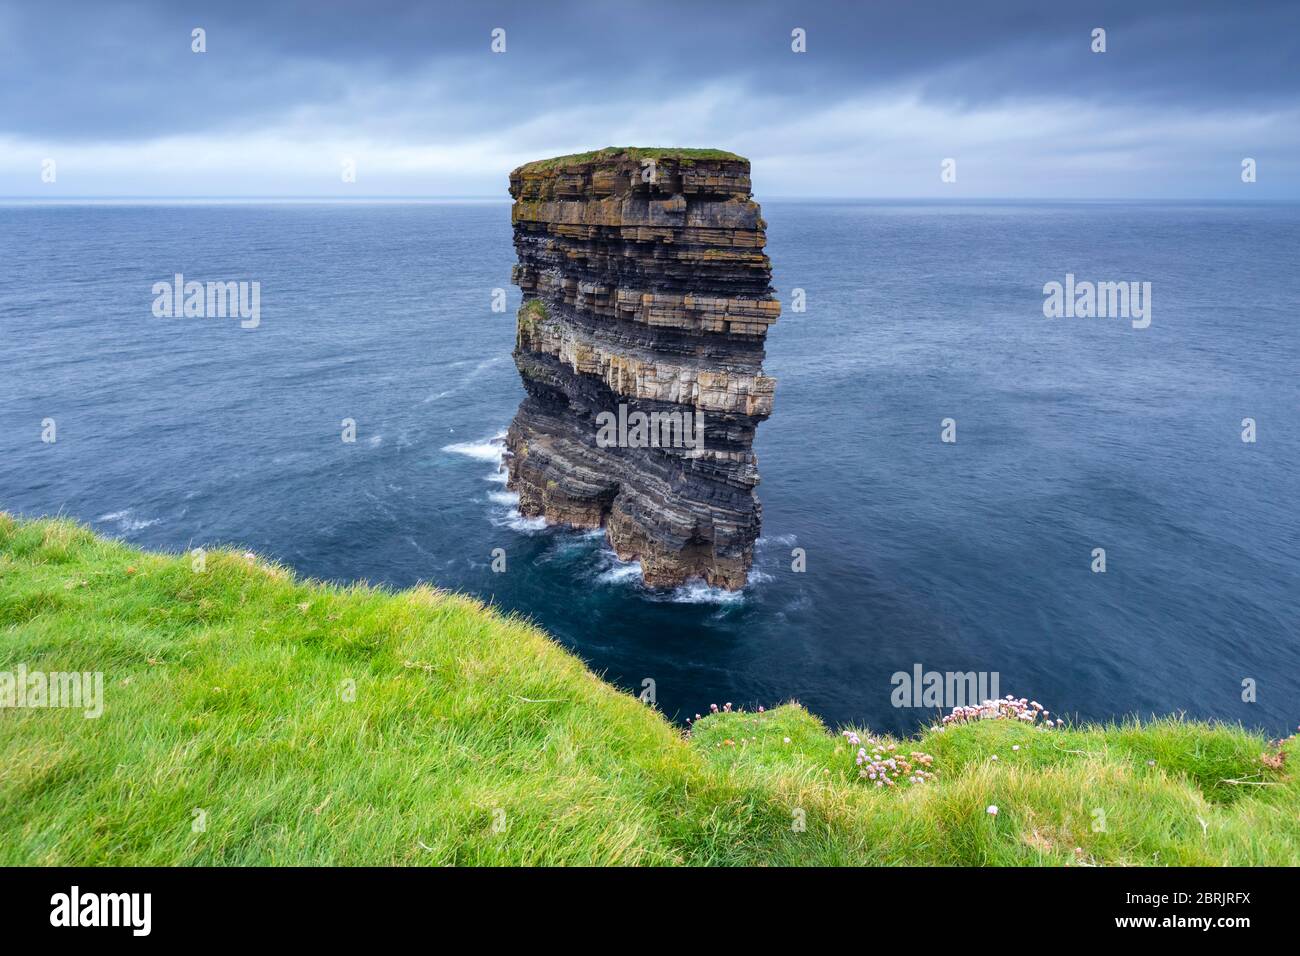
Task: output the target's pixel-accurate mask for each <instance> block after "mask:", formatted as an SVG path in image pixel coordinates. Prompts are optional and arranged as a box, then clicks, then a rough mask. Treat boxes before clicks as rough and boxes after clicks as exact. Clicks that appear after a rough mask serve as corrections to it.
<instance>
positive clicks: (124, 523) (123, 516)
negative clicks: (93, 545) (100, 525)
mask: <svg viewBox="0 0 1300 956" xmlns="http://www.w3.org/2000/svg"><path fill="white" fill-rule="evenodd" d="M96 520H98V521H115V522H117V530H118V531H120V532H122V533H130V532H132V531H140V530H143V529H144V528H149V527H152V526H153V525H156V524H159V523H160V522H161V521H162V518H132V517H131V509H130V508H127V509H126V510H125V511H110V512H109V513H108V514H103V515H100V516H99V518H98V519H96Z"/></svg>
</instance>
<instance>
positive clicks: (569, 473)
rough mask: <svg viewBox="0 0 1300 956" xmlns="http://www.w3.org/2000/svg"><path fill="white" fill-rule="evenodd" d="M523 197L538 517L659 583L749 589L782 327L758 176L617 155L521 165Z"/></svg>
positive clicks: (517, 276) (515, 430)
mask: <svg viewBox="0 0 1300 956" xmlns="http://www.w3.org/2000/svg"><path fill="white" fill-rule="evenodd" d="M510 195H511V196H513V197H514V200H515V203H514V207H513V211H512V221H513V223H514V242H515V250H516V252H517V254H518V257H519V261H518V264H517V265H516V266H515V268H514V273H513V276H512V279H513V281H514V282H515V283H516V284H517V285H518V286H519V288H520V289H521V290H522V292H523V303H522V305H521V306H520V309H519V317H518V336H517V340H516V346H515V352H514V357H515V364H516V365H517V366H518V368H519V373H520V375H521V376H522V377H523V383H524V388H525V389H526V390H527V392H528V395H527V397H526V398H525V399H524V401H523V403H522V404H521V405H520V406H519V411H518V413H517V414H516V415H515V419H514V422H513V423H512V424H511V426H510V430H509V433H508V435H507V438H506V447H507V455H506V462H507V467H508V469H509V487H510V488H511V490H513V491H515V492H517V493H518V495H519V510H520V512H521V513H522V514H524V515H527V516H530V517H536V516H542V517H544V518H546V519H547V520H549V521H552V522H556V523H562V524H567V525H572V526H575V527H580V528H597V527H603V528H605V529H606V532H607V535H608V538H609V543H610V546H611V547H612V548H613V549H614V550H615V551H616V552H617V553H618V555H619V557H620V558H622V559H623V560H633V559H636V560H639V561H640V562H641V566H642V569H643V575H644V578H645V582H646V583H647V584H649V585H652V586H673V585H677V584H681V583H683V582H685V581H687V580H688V579H690V578H702V579H703V580H704V581H706V582H708V583H709V584H711V585H714V586H719V587H724V588H733V589H734V588H740V587H743V586H744V584H745V580H746V577H747V576H748V573H749V568H750V565H751V563H752V561H753V552H754V541H755V540H756V539H757V538H758V533H759V524H760V520H761V516H762V508H761V506H760V504H759V502H758V498H757V497H756V496H755V494H754V488H755V486H756V485H757V484H758V468H757V463H756V461H755V459H754V454H753V451H752V450H751V446H752V445H753V441H754V432H755V429H756V428H757V426H758V423H759V422H760V421H762V420H763V419H764V418H767V417H768V415H770V414H771V412H772V397H773V393H774V391H775V387H776V382H775V380H773V379H771V378H768V377H767V376H765V375H764V374H763V369H762V363H763V342H764V338H765V336H766V334H767V328H768V326H769V325H771V324H772V323H773V322H775V321H776V318H777V316H778V314H779V313H780V305H779V304H778V302H777V301H776V299H775V297H774V295H773V290H772V287H771V278H772V272H771V263H770V262H769V260H768V258H767V256H766V255H765V254H764V253H763V244H764V240H765V237H764V228H765V225H766V224H765V223H764V222H763V219H762V217H761V216H760V211H759V207H758V204H757V203H755V202H754V201H753V200H752V199H751V198H750V179H749V162H748V160H745V159H742V158H741V157H739V156H735V155H733V154H731V153H725V152H722V151H720V150H694V149H630V148H629V149H616V148H610V149H604V150H600V151H599V152H595V153H584V154H580V155H575V156H561V157H558V158H556V159H548V160H541V161H539V162H535V163H528V164H527V165H524V166H521V167H519V168H518V169H516V170H515V171H514V172H512V173H511V174H510Z"/></svg>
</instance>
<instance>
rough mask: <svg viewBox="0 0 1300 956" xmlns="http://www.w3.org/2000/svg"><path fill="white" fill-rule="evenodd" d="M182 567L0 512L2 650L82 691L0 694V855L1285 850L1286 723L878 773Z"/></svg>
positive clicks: (537, 637) (1012, 742) (931, 737)
mask: <svg viewBox="0 0 1300 956" xmlns="http://www.w3.org/2000/svg"><path fill="white" fill-rule="evenodd" d="M205 561H206V563H205V567H204V570H202V571H201V572H200V571H196V570H194V567H193V564H192V561H191V559H190V557H189V556H179V557H178V556H168V555H158V554H146V553H142V552H140V551H137V550H134V549H132V548H130V547H127V546H125V545H123V544H121V543H119V542H115V541H111V540H106V539H103V538H99V537H97V536H95V535H94V534H92V533H91V532H90V531H88V530H86V529H85V528H82V527H79V526H77V525H75V524H72V523H70V522H68V521H63V520H54V521H32V522H26V521H18V520H15V519H13V518H11V517H9V516H7V515H3V514H0V671H10V672H12V671H14V670H16V669H17V667H18V665H19V664H25V665H26V667H27V668H28V670H29V671H32V670H43V671H47V672H48V671H73V670H78V671H102V672H103V673H104V682H105V706H104V713H103V716H102V717H100V718H98V719H85V718H84V717H83V716H82V715H81V713H80V712H79V711H72V710H65V709H37V708H28V709H15V708H5V709H3V710H0V833H3V834H4V835H5V838H4V839H3V840H0V864H4V865H11V864H430V865H432V864H462V865H465V864H569V863H573V864H577V863H589V864H683V863H685V864H726V865H762V864H778V865H779V864H815V863H830V864H853V865H862V864H897V863H918V864H1017V865H1018V864H1035V863H1044V864H1083V863H1086V864H1101V863H1115V864H1196V865H1223V864H1232V865H1257V864H1295V863H1297V862H1300V783H1298V782H1297V780H1296V777H1295V775H1294V773H1293V772H1292V771H1293V764H1294V762H1295V747H1296V744H1295V742H1294V740H1292V741H1288V742H1287V743H1286V745H1285V751H1286V752H1289V754H1290V757H1291V760H1290V761H1289V762H1288V763H1287V764H1285V765H1284V766H1283V767H1282V768H1281V769H1272V768H1269V767H1266V766H1265V765H1264V764H1263V763H1262V762H1261V760H1260V755H1261V753H1264V752H1265V751H1268V750H1269V744H1268V742H1267V741H1265V740H1264V739H1263V738H1261V737H1258V736H1256V735H1253V734H1250V733H1248V732H1246V731H1244V730H1242V729H1240V728H1234V727H1225V726H1216V725H1207V724H1201V723H1192V722H1184V721H1180V720H1173V719H1170V720H1161V721H1157V722H1154V723H1150V724H1145V725H1138V724H1124V725H1122V726H1108V727H1096V726H1083V727H1066V728H1061V729H1056V730H1051V731H1045V730H1038V729H1035V728H1032V727H1026V726H1022V725H1019V724H1012V723H1009V722H1004V721H985V722H981V723H978V724H972V725H965V726H958V727H952V728H949V729H948V730H945V731H942V732H934V731H929V732H926V733H925V734H924V735H923V736H921V737H919V738H917V739H914V740H909V741H899V742H896V743H897V745H898V746H899V748H900V750H902V751H907V750H920V751H926V752H928V753H930V754H932V755H933V756H934V758H935V759H934V763H933V765H932V769H933V770H934V771H935V772H936V777H935V779H934V780H933V781H932V782H929V783H925V784H921V785H916V786H913V787H908V788H904V787H903V786H899V787H897V788H895V789H894V790H885V791H880V790H876V789H875V788H873V787H868V786H866V785H864V783H863V781H861V780H859V779H858V778H857V770H856V767H855V766H854V763H853V755H854V752H855V748H851V747H850V746H849V745H848V744H847V742H846V741H845V740H844V739H843V738H842V737H839V736H837V735H834V734H832V733H830V732H828V731H827V729H826V728H825V727H824V726H823V725H822V724H821V723H820V722H818V721H817V720H816V719H815V718H814V717H812V716H811V715H809V714H808V713H807V712H806V711H804V710H803V709H802V708H800V707H798V706H797V705H792V704H791V705H786V706H782V707H779V708H775V709H773V710H770V711H767V712H765V713H761V714H752V713H723V714H717V715H712V716H709V717H706V718H705V719H703V720H701V721H699V722H698V723H697V726H696V728H695V731H694V733H693V735H692V736H691V738H690V739H686V738H684V737H683V735H682V734H681V733H680V732H679V731H678V730H677V729H676V728H674V727H673V726H672V725H670V724H669V723H668V722H667V721H666V720H664V719H663V718H662V717H661V716H660V715H659V714H658V713H656V712H655V711H654V710H652V709H650V708H649V707H647V706H646V705H644V704H642V703H640V702H639V701H637V700H636V699H635V698H633V697H632V696H630V695H627V694H623V693H620V692H618V691H617V690H615V689H614V688H612V687H611V686H609V685H607V684H605V683H604V682H602V681H601V680H600V679H598V678H597V677H596V676H595V675H593V674H592V673H591V672H590V671H588V670H587V669H586V668H585V667H584V666H583V664H582V663H581V662H580V661H579V660H577V659H576V658H575V657H573V656H572V655H570V654H569V653H567V652H566V651H564V650H563V649H562V648H560V647H559V646H558V645H557V644H555V643H554V642H553V641H551V640H550V639H549V638H548V637H547V636H546V635H545V634H543V633H542V632H541V631H539V630H538V629H536V628H535V627H532V626H530V625H529V624H527V623H525V622H522V621H520V620H517V619H511V618H508V617H505V616H502V615H501V614H499V613H497V612H494V611H492V610H489V609H485V608H484V607H483V606H482V605H481V604H479V603H478V602H476V601H473V600H471V599H469V598H466V597H461V596H457V595H452V594H446V593H442V592H437V591H434V590H431V589H428V588H416V589H414V590H410V591H404V592H401V593H390V592H385V591H382V590H378V589H373V588H369V587H365V586H354V587H336V586H329V585H322V584H316V583H311V582H305V581H301V580H298V579H296V578H295V577H294V576H293V575H292V574H291V573H289V572H288V571H287V570H286V569H284V568H280V567H277V566H275V565H272V564H268V563H267V562H265V561H263V560H260V559H250V558H249V557H246V556H245V555H244V554H242V553H240V552H237V551H217V552H210V553H208V554H207V555H206V559H205ZM351 688H355V693H354V694H353V693H351V692H350V690H351ZM864 738H865V734H864ZM787 739H788V742H787ZM1013 746H1019V748H1020V749H1019V750H1013V749H1012V747H1013ZM995 754H996V755H997V756H998V758H999V759H998V760H993V759H992V757H993V756H994V755H995ZM1233 780H1237V781H1249V783H1230V782H1228V781H1233ZM1260 784H1263V785H1260ZM990 804H996V805H997V806H998V807H999V808H1000V812H999V813H998V815H997V816H991V815H989V814H988V813H986V812H985V810H986V807H988V806H989V805H990ZM1098 810H1100V811H1101V815H1102V816H1101V817H1099V816H1098V814H1097V811H1098ZM196 811H202V816H201V817H197V816H196ZM1102 817H1104V823H1105V826H1104V829H1098V828H1095V827H1096V824H1097V823H1098V821H1099V820H1100V819H1102ZM197 819H202V820H203V821H204V822H205V826H203V827H201V828H196V827H195V825H194V824H195V821H196V820H197ZM797 820H802V821H803V823H804V828H803V829H800V828H798V827H797V826H795V825H794V824H795V821H797Z"/></svg>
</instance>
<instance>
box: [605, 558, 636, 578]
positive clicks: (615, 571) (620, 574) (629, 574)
mask: <svg viewBox="0 0 1300 956" xmlns="http://www.w3.org/2000/svg"><path fill="white" fill-rule="evenodd" d="M596 580H597V581H599V582H600V583H602V584H628V583H635V582H639V581H640V580H641V562H640V561H619V560H618V559H617V558H615V559H614V566H613V567H612V568H609V569H607V570H605V571H602V572H601V573H600V576H599V577H597V578H596Z"/></svg>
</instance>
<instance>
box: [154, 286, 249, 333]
mask: <svg viewBox="0 0 1300 956" xmlns="http://www.w3.org/2000/svg"><path fill="white" fill-rule="evenodd" d="M173 278H174V281H173V282H168V281H167V280H166V279H164V280H162V281H160V282H155V283H154V284H153V295H154V300H153V314H154V316H155V317H156V318H159V319H171V318H177V319H180V318H186V319H225V318H232V319H242V320H243V321H242V322H240V323H239V326H240V328H244V329H255V328H257V327H258V326H259V325H261V324H262V283H260V282H247V281H239V282H233V281H230V282H208V283H206V284H205V283H202V282H197V281H195V280H192V279H191V280H189V281H186V279H185V276H183V275H181V273H179V272H178V273H176V275H175V276H174V277H173Z"/></svg>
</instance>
